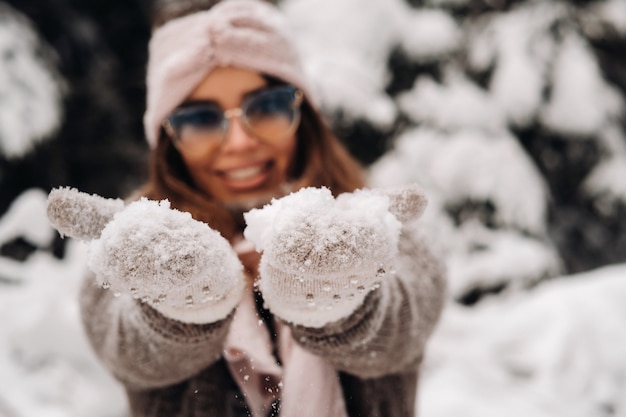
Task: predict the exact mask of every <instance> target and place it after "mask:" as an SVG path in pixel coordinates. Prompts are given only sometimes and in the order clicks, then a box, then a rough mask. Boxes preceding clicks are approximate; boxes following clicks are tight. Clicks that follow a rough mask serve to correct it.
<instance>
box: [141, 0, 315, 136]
mask: <svg viewBox="0 0 626 417" xmlns="http://www.w3.org/2000/svg"><path fill="white" fill-rule="evenodd" d="M285 25H286V22H285V21H284V20H283V16H282V14H281V12H280V11H279V10H278V9H277V8H276V7H275V6H272V5H270V4H268V3H266V2H264V1H261V0H225V1H222V2H221V3H218V4H217V5H215V6H214V7H213V8H211V9H209V10H206V11H202V12H198V13H194V14H191V15H188V16H183V17H181V18H178V19H174V20H172V21H170V22H168V23H166V24H165V25H163V26H162V27H160V28H159V29H157V30H156V31H155V32H154V34H153V35H152V38H151V40H150V45H149V59H148V70H147V85H146V87H147V91H148V97H147V108H146V113H145V115H144V129H145V133H146V137H147V139H148V143H149V144H150V146H151V147H155V146H156V143H157V139H158V136H159V131H160V129H161V123H162V122H163V120H164V119H165V117H167V115H168V114H169V113H170V112H171V111H172V110H174V108H176V107H177V106H178V105H179V104H180V103H182V102H183V100H184V99H185V98H186V97H187V96H188V95H189V94H190V93H191V92H192V91H193V89H194V88H195V87H196V86H197V85H198V84H199V83H200V81H202V80H203V79H204V77H205V76H206V75H207V74H208V73H209V72H210V71H211V70H212V69H214V68H216V67H219V66H235V67H241V68H247V69H251V70H254V71H258V72H260V73H263V74H266V75H270V76H273V77H276V78H279V79H281V80H283V81H285V82H287V83H290V84H292V85H294V86H296V87H298V88H301V89H302V90H303V91H304V93H305V95H306V96H308V97H309V98H310V95H309V94H308V92H309V89H308V87H307V82H306V79H305V75H304V72H303V70H302V66H301V63H300V60H299V57H298V54H297V52H296V50H295V48H294V45H293V44H292V43H291V41H290V40H289V35H288V34H287V33H286V31H285Z"/></svg>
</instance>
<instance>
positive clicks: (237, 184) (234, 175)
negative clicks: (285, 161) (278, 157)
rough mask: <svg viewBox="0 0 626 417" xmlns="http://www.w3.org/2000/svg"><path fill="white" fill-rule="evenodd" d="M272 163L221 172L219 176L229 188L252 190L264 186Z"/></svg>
mask: <svg viewBox="0 0 626 417" xmlns="http://www.w3.org/2000/svg"><path fill="white" fill-rule="evenodd" d="M271 167H272V162H271V161H268V162H266V163H263V164H258V165H254V166H249V167H245V168H239V169H230V170H227V171H220V173H219V175H220V177H221V178H222V181H224V184H225V185H226V186H227V187H230V188H234V189H252V188H256V187H259V186H261V185H263V184H264V183H265V181H266V179H267V176H268V175H269V172H270V170H271Z"/></svg>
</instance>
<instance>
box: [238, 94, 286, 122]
mask: <svg viewBox="0 0 626 417" xmlns="http://www.w3.org/2000/svg"><path fill="white" fill-rule="evenodd" d="M295 92H296V90H295V88H293V87H282V88H277V89H273V90H268V91H263V92H260V93H258V94H256V95H254V96H252V97H250V99H249V101H248V102H247V103H246V106H245V115H246V117H247V118H248V119H250V120H254V119H256V118H259V117H274V116H282V117H285V116H286V117H287V118H291V117H293V114H294V106H293V103H294V100H295Z"/></svg>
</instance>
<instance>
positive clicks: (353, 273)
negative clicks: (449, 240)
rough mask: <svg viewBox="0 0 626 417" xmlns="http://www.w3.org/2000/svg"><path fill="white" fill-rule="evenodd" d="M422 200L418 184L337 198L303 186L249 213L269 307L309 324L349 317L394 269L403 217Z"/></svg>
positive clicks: (419, 208) (248, 230) (288, 318)
mask: <svg viewBox="0 0 626 417" xmlns="http://www.w3.org/2000/svg"><path fill="white" fill-rule="evenodd" d="M425 203H426V199H425V198H424V196H423V194H422V193H421V191H420V190H419V189H417V188H416V187H405V188H401V189H396V190H389V191H379V190H360V191H356V192H354V193H346V194H342V195H340V196H339V197H337V198H336V199H335V198H333V196H332V194H331V192H330V191H329V190H328V189H327V188H305V189H303V190H300V191H299V192H297V193H293V194H290V195H288V196H286V197H283V198H281V199H279V200H273V201H272V203H271V204H269V205H267V206H265V207H264V208H262V209H254V210H252V211H250V212H248V213H246V214H245V215H244V216H245V220H246V223H247V227H246V229H245V231H244V235H245V237H246V238H247V239H249V240H251V241H252V242H254V243H255V245H256V247H257V250H259V251H263V255H262V258H261V264H260V267H259V273H260V276H261V278H260V281H259V287H260V289H261V291H262V292H263V297H264V299H265V301H266V302H267V304H268V306H269V308H270V310H271V311H272V312H273V313H274V314H276V315H277V316H279V317H281V318H282V319H284V320H286V321H288V322H291V323H295V324H300V325H303V326H308V327H322V326H324V325H325V324H327V323H330V322H333V321H336V320H339V319H341V318H344V317H347V316H349V315H350V314H351V313H353V312H354V311H355V310H356V309H357V308H358V307H359V305H361V304H362V303H363V300H364V299H365V297H366V295H367V294H368V293H369V292H370V291H371V290H373V289H376V288H378V286H379V285H380V282H381V280H383V279H384V278H385V275H386V274H387V273H388V272H389V271H390V270H392V269H393V263H394V258H395V256H396V254H397V250H398V239H399V235H400V229H401V223H400V220H402V221H408V220H410V219H411V218H413V217H417V216H419V215H420V214H421V213H422V211H423V209H424V207H425ZM399 219H400V220H399Z"/></svg>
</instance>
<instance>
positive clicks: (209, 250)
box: [88, 198, 242, 307]
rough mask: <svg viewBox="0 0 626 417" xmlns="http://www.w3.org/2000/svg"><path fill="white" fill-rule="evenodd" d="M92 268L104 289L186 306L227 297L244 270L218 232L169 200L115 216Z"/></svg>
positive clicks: (94, 250)
mask: <svg viewBox="0 0 626 417" xmlns="http://www.w3.org/2000/svg"><path fill="white" fill-rule="evenodd" d="M88 264H89V267H90V268H91V269H92V270H93V271H94V272H96V275H97V276H98V279H99V280H100V284H101V285H103V286H104V287H108V286H110V288H111V290H113V291H120V292H128V291H130V292H131V293H133V294H134V295H135V296H136V297H137V298H141V299H142V300H144V301H148V302H150V303H153V304H157V303H160V302H162V301H165V302H166V303H167V304H168V305H176V306H181V307H183V306H185V304H189V303H190V301H191V300H190V299H189V298H188V297H189V296H190V295H192V294H193V295H199V294H206V296H210V297H213V298H220V297H223V296H224V295H225V294H226V293H227V292H228V291H229V290H231V289H232V288H233V286H234V285H235V284H236V283H237V282H238V278H240V274H241V271H242V267H241V264H240V263H239V262H238V259H237V256H236V255H235V254H234V252H233V250H232V248H231V247H230V245H229V244H228V242H227V241H226V240H225V239H224V238H223V237H222V236H221V235H220V234H219V233H218V232H216V231H215V230H213V229H211V228H210V227H209V226H208V225H206V224H204V223H201V222H199V221H196V220H194V219H192V217H191V215H190V214H189V213H186V212H181V211H178V210H174V209H171V208H170V203H169V202H168V201H167V200H163V201H160V202H156V201H151V200H147V199H145V198H142V199H141V200H139V201H136V202H133V203H131V204H129V205H128V207H127V208H126V209H125V210H123V211H121V212H119V213H117V214H116V215H115V217H114V219H113V221H111V222H110V223H109V224H108V225H107V226H106V227H105V229H104V230H103V232H102V236H101V238H100V239H99V240H97V241H94V242H93V244H92V245H91V246H90V256H89V261H88ZM233 274H235V276H233ZM196 287H197V288H196ZM165 297H166V298H165ZM198 298H199V297H198ZM199 301H200V300H199Z"/></svg>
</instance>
